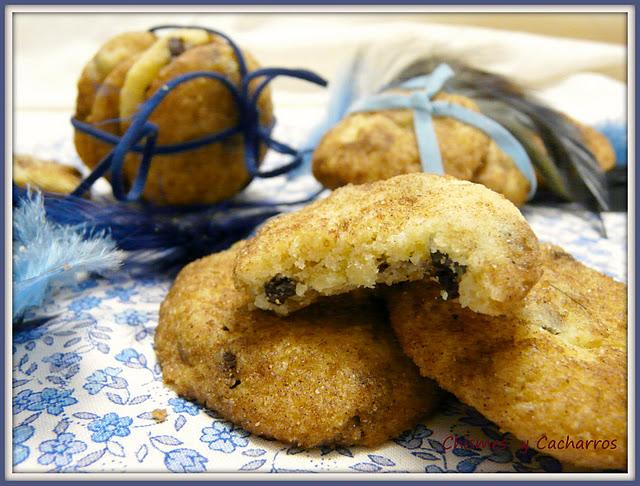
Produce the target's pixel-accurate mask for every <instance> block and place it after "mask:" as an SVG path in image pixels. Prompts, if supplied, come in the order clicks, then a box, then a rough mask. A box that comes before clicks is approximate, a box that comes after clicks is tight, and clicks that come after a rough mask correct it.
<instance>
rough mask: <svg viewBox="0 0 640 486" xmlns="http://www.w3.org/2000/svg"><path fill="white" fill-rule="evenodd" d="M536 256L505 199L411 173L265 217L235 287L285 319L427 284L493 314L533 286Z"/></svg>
mask: <svg viewBox="0 0 640 486" xmlns="http://www.w3.org/2000/svg"><path fill="white" fill-rule="evenodd" d="M539 258H540V252H539V248H538V241H537V239H536V237H535V235H534V234H533V232H532V230H531V228H530V227H529V225H528V224H527V222H526V221H525V219H524V218H523V217H522V215H521V214H520V212H519V211H518V209H517V208H516V207H515V206H514V205H513V204H512V203H511V202H509V201H508V200H507V199H505V198H504V197H503V196H501V195H500V194H497V193H495V192H493V191H491V190H490V189H487V188H486V187H484V186H482V185H479V184H473V183H470V182H467V181H461V180H458V179H455V178H453V177H449V176H437V175H433V174H424V173H415V174H408V175H402V176H397V177H394V178H391V179H388V180H385V181H378V182H375V183H371V184H363V185H359V186H351V185H349V186H345V187H343V188H340V189H337V190H336V191H334V192H333V193H332V194H331V195H330V196H329V197H327V198H326V199H324V200H321V201H317V202H315V203H313V204H310V205H309V206H307V207H305V208H303V209H301V210H299V211H296V212H293V213H288V214H285V215H282V216H280V217H278V218H275V219H273V220H271V221H269V222H268V223H267V224H265V225H264V226H263V227H262V228H261V229H260V230H259V231H258V233H257V234H256V236H255V237H254V238H253V239H252V240H250V241H249V242H248V243H247V245H246V246H245V247H244V248H243V249H242V250H241V251H239V252H238V257H237V260H236V267H235V281H236V285H237V286H238V288H239V289H241V290H243V291H245V292H246V293H248V294H249V295H251V296H252V297H253V304H254V305H255V306H256V307H258V308H261V309H269V310H273V311H275V312H277V313H279V314H283V315H286V314H289V313H290V312H293V311H295V310H297V309H300V308H302V307H305V306H307V305H309V304H311V303H312V302H314V301H316V300H318V299H319V298H320V297H322V296H330V295H337V294H342V293H346V292H351V291H353V290H355V289H357V288H373V287H375V286H376V285H379V284H386V285H393V284H396V283H399V282H404V281H413V280H422V279H432V280H434V281H435V282H438V283H439V284H440V288H441V292H442V296H443V297H446V298H449V299H453V298H458V299H459V302H460V304H461V305H462V306H464V307H469V308H470V309H472V310H474V311H476V312H481V313H485V314H491V315H497V314H506V313H510V312H511V311H512V310H513V309H514V308H515V307H517V306H518V305H519V304H520V303H521V301H522V299H523V298H524V296H525V295H526V294H527V292H528V291H529V289H530V288H531V287H532V286H533V285H534V284H535V283H536V282H537V280H538V278H539V277H540V274H541V270H540V264H539Z"/></svg>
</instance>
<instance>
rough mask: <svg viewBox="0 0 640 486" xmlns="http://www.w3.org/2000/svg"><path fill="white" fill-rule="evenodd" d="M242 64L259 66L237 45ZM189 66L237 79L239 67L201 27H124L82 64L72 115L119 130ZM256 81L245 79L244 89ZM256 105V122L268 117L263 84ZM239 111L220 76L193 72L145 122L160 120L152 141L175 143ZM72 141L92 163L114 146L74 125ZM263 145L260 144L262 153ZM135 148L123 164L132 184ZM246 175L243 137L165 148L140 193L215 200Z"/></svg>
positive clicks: (167, 200)
mask: <svg viewBox="0 0 640 486" xmlns="http://www.w3.org/2000/svg"><path fill="white" fill-rule="evenodd" d="M243 55H244V57H245V59H246V62H247V68H248V69H249V70H253V69H256V68H258V67H259V66H258V64H257V62H256V61H255V60H254V59H253V58H252V56H251V55H250V54H249V53H247V52H243ZM194 71H210V72H215V73H219V74H221V75H223V76H224V77H226V78H227V79H228V80H230V81H231V82H232V83H233V84H235V85H236V86H237V85H239V83H240V81H241V80H240V71H239V67H238V62H237V59H236V58H235V54H234V53H233V49H232V48H231V46H229V44H228V43H227V41H225V40H224V39H223V38H221V37H219V36H217V35H214V34H209V33H207V32H206V31H204V30H200V29H179V30H173V31H168V32H167V33H163V34H161V35H155V34H153V33H150V32H129V33H126V34H122V35H119V36H116V37H115V38H113V39H111V40H109V41H108V42H107V43H106V44H105V45H104V46H103V47H102V48H101V49H100V50H99V51H98V53H97V54H96V55H95V56H94V58H93V59H92V60H91V61H90V62H89V63H88V65H87V66H86V67H85V69H84V70H83V72H82V75H81V77H80V80H79V82H78V97H77V102H76V117H77V118H78V119H79V120H80V121H83V122H86V123H89V124H91V125H94V126H96V127H98V128H100V129H101V130H104V131H107V132H109V133H112V134H113V135H122V134H123V133H124V131H125V130H126V129H127V127H128V126H129V123H130V121H131V117H132V116H133V115H134V114H135V113H136V110H137V109H138V107H139V106H140V104H141V103H143V102H144V101H145V100H147V99H148V98H149V97H150V96H152V95H153V94H154V93H155V92H156V91H157V90H158V89H160V88H161V87H162V86H163V85H164V84H165V83H166V82H168V81H170V80H171V79H174V78H176V77H177V76H179V75H182V74H185V73H189V72H194ZM255 87H256V81H253V82H252V83H251V85H250V92H252V91H253V89H255ZM257 107H258V111H259V119H260V123H261V125H263V126H269V125H271V123H272V122H273V113H272V111H273V110H272V104H271V94H270V91H269V88H267V89H265V90H264V91H262V93H261V94H260V96H259V98H258V102H257ZM238 119H239V113H238V109H237V106H236V103H235V102H234V99H233V97H232V95H231V94H230V93H229V91H228V90H227V89H226V88H225V87H224V86H223V85H222V84H221V83H220V82H218V81H215V80H211V79H204V78H198V79H193V80H191V81H188V82H185V83H183V84H181V85H180V86H178V87H176V88H175V89H174V90H173V91H172V92H171V93H169V94H168V95H167V97H166V98H165V99H164V100H163V101H162V103H161V104H160V105H159V106H158V108H157V109H156V110H155V111H154V113H153V114H152V115H151V116H150V118H149V121H150V122H151V123H153V124H155V125H156V126H157V127H158V130H159V131H158V133H159V136H158V141H157V142H158V144H159V145H164V144H177V143H180V142H186V141H190V140H194V139H198V138H201V137H204V136H205V135H211V134H213V133H216V132H220V131H222V130H224V129H227V128H231V127H233V126H235V125H236V124H237V122H238ZM75 145H76V149H77V151H78V154H79V155H80V157H81V158H82V160H83V161H84V163H85V164H86V165H87V166H89V167H90V168H94V167H95V166H96V165H97V164H98V163H99V162H100V160H101V159H102V158H103V157H104V156H105V155H107V154H108V153H109V151H110V150H111V149H112V148H113V146H112V145H109V144H107V143H105V142H101V141H99V140H97V139H95V138H93V137H91V136H89V135H86V134H84V133H81V132H79V131H76V133H75ZM265 152H266V149H265V148H264V147H262V148H261V157H263V156H264V154H265ZM139 164H140V155H139V154H129V155H128V156H127V158H126V162H125V166H124V174H125V180H126V182H127V183H129V184H130V183H131V181H133V179H134V178H135V175H136V174H137V172H138V167H139ZM248 181H249V175H248V173H247V170H246V168H245V162H244V147H243V136H242V135H240V134H239V135H235V136H233V137H230V138H228V139H226V140H223V141H221V142H216V143H213V144H209V145H205V146H202V147H199V148H197V149H194V150H188V151H183V152H179V153H175V154H170V155H156V156H154V158H153V161H152V163H151V169H150V171H149V177H148V179H147V184H146V186H145V190H144V193H143V198H144V199H146V200H147V201H150V202H152V203H155V204H159V205H189V204H207V203H214V202H217V201H220V200H223V199H228V198H229V197H231V196H233V195H234V194H235V193H237V192H238V191H239V190H240V189H242V188H243V187H244V186H245V185H246V184H247V182H248Z"/></svg>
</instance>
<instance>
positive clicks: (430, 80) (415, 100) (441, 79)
mask: <svg viewBox="0 0 640 486" xmlns="http://www.w3.org/2000/svg"><path fill="white" fill-rule="evenodd" d="M453 75H454V72H453V70H452V69H451V68H450V67H449V66H448V65H447V64H440V65H439V66H438V67H437V68H436V69H434V70H433V72H432V73H431V74H427V75H424V76H418V77H415V78H412V79H410V80H408V81H405V82H403V83H401V84H400V85H399V86H397V89H400V90H402V91H408V93H409V94H408V95H407V94H406V93H380V94H376V95H373V96H371V97H369V98H366V99H362V100H358V101H356V102H355V103H354V104H353V105H352V106H351V107H350V108H349V112H351V113H355V112H372V111H382V110H393V109H410V110H412V111H413V127H414V131H415V135H416V141H417V143H418V152H419V154H420V164H421V166H422V171H423V172H429V173H433V174H440V175H442V174H444V167H443V165H442V156H441V154H440V148H439V145H438V139H437V137H436V133H435V130H434V128H433V119H432V116H448V117H450V118H454V119H456V120H458V121H460V122H462V123H466V124H467V125H471V126H473V127H475V128H477V129H478V130H481V131H483V132H484V133H485V134H486V135H487V136H489V137H490V138H492V139H493V140H494V141H495V142H496V144H497V145H498V146H499V147H500V148H501V149H502V150H503V151H504V152H505V153H506V154H507V155H508V156H509V157H511V159H512V160H513V162H514V164H515V165H516V167H517V168H518V169H519V170H520V172H521V173H522V174H523V175H524V176H525V177H526V179H527V181H528V182H529V195H528V197H529V198H531V197H533V195H534V194H535V192H536V188H537V179H536V175H535V171H534V169H533V165H532V164H531V160H530V159H529V156H528V155H527V152H526V151H525V150H524V148H523V147H522V145H520V142H518V140H517V139H516V138H515V137H514V136H513V135H512V134H511V133H510V132H509V131H508V130H507V129H505V128H504V127H503V126H502V125H500V124H499V123H496V122H495V121H494V120H492V119H491V118H489V117H487V116H485V115H483V114H481V113H478V112H475V111H471V110H468V109H466V108H464V107H462V106H460V105H457V104H455V103H451V102H449V101H441V100H436V101H433V100H432V98H433V97H434V96H435V95H436V93H438V92H439V91H440V90H441V89H442V87H443V86H444V84H445V83H446V82H447V80H448V79H450V78H451V77H452V76H453Z"/></svg>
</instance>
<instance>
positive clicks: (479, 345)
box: [386, 245, 627, 469]
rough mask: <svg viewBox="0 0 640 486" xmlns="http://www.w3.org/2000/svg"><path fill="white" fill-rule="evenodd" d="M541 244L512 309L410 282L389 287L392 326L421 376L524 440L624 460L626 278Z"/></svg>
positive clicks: (570, 457) (567, 454) (580, 458)
mask: <svg viewBox="0 0 640 486" xmlns="http://www.w3.org/2000/svg"><path fill="white" fill-rule="evenodd" d="M543 252H544V274H543V276H542V278H541V279H540V281H539V282H538V283H537V284H536V285H535V286H534V287H533V289H532V290H531V292H530V293H529V295H527V297H526V298H525V303H524V306H523V308H522V309H521V310H520V311H518V312H517V314H516V315H515V317H511V318H507V317H498V318H496V317H489V316H483V315H480V314H476V313H473V312H470V311H469V310H467V309H463V308H462V307H460V305H459V304H457V303H455V302H445V301H443V300H442V299H441V298H440V297H439V291H438V289H437V288H436V287H435V286H434V285H433V284H430V283H428V282H414V283H409V284H404V285H401V286H397V287H394V288H391V289H389V291H388V292H386V298H387V304H388V308H389V310H390V318H391V321H392V324H393V327H394V329H395V331H396V334H397V335H398V337H399V339H400V341H401V343H402V346H403V349H404V350H405V352H406V353H407V354H408V355H409V356H410V357H411V358H412V359H413V360H414V361H415V363H416V364H417V365H418V366H419V367H420V370H421V372H422V374H423V375H424V376H428V377H430V378H434V379H435V380H436V381H437V382H438V384H440V385H441V386H442V387H443V388H445V389H446V390H448V391H450V392H452V393H453V394H454V395H456V396H457V397H458V398H459V399H460V400H462V401H463V402H465V403H467V404H469V405H471V406H473V407H475V408H476V409H477V410H478V411H479V412H480V413H482V414H483V415H485V416H486V417H487V418H488V419H490V420H492V421H494V422H495V423H496V424H497V425H498V426H499V427H500V428H501V429H502V430H504V431H508V432H511V433H513V434H514V435H515V436H516V437H518V438H519V439H521V440H523V441H528V443H529V446H530V447H531V448H538V449H539V451H540V452H543V453H545V454H550V455H552V456H555V457H556V458H558V459H560V460H562V461H566V462H568V463H572V464H575V465H577V466H579V467H582V468H589V469H624V468H625V466H626V461H627V445H626V442H627V433H626V429H627V352H626V349H627V296H626V286H625V285H624V284H622V283H619V282H616V281H614V280H612V279H611V278H609V277H607V276H605V275H602V274H600V273H598V272H596V271H595V270H592V269H590V268H587V267H585V266H584V265H582V264H581V263H579V262H577V261H576V260H574V259H573V258H572V257H571V256H570V255H568V254H567V253H565V252H564V251H562V250H561V249H559V248H558V247H554V246H551V245H544V246H543ZM568 439H571V441H572V442H569V440H568ZM552 441H553V443H552ZM560 441H562V442H560ZM587 441H590V442H587Z"/></svg>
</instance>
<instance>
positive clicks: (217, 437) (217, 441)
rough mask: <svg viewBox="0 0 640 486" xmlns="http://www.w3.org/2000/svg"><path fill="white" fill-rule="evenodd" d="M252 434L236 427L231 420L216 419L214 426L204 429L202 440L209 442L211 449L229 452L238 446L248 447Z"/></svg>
mask: <svg viewBox="0 0 640 486" xmlns="http://www.w3.org/2000/svg"><path fill="white" fill-rule="evenodd" d="M249 435H250V434H249V432H247V431H246V430H243V429H239V428H235V427H234V425H233V424H231V423H229V422H223V421H216V422H213V426H212V427H205V428H204V429H202V437H200V441H202V442H204V443H208V444H209V449H211V450H213V451H222V452H225V453H227V454H230V453H232V452H233V451H235V450H236V447H246V446H247V444H248V443H249V441H248V440H247V439H246V437H248V436H249Z"/></svg>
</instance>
